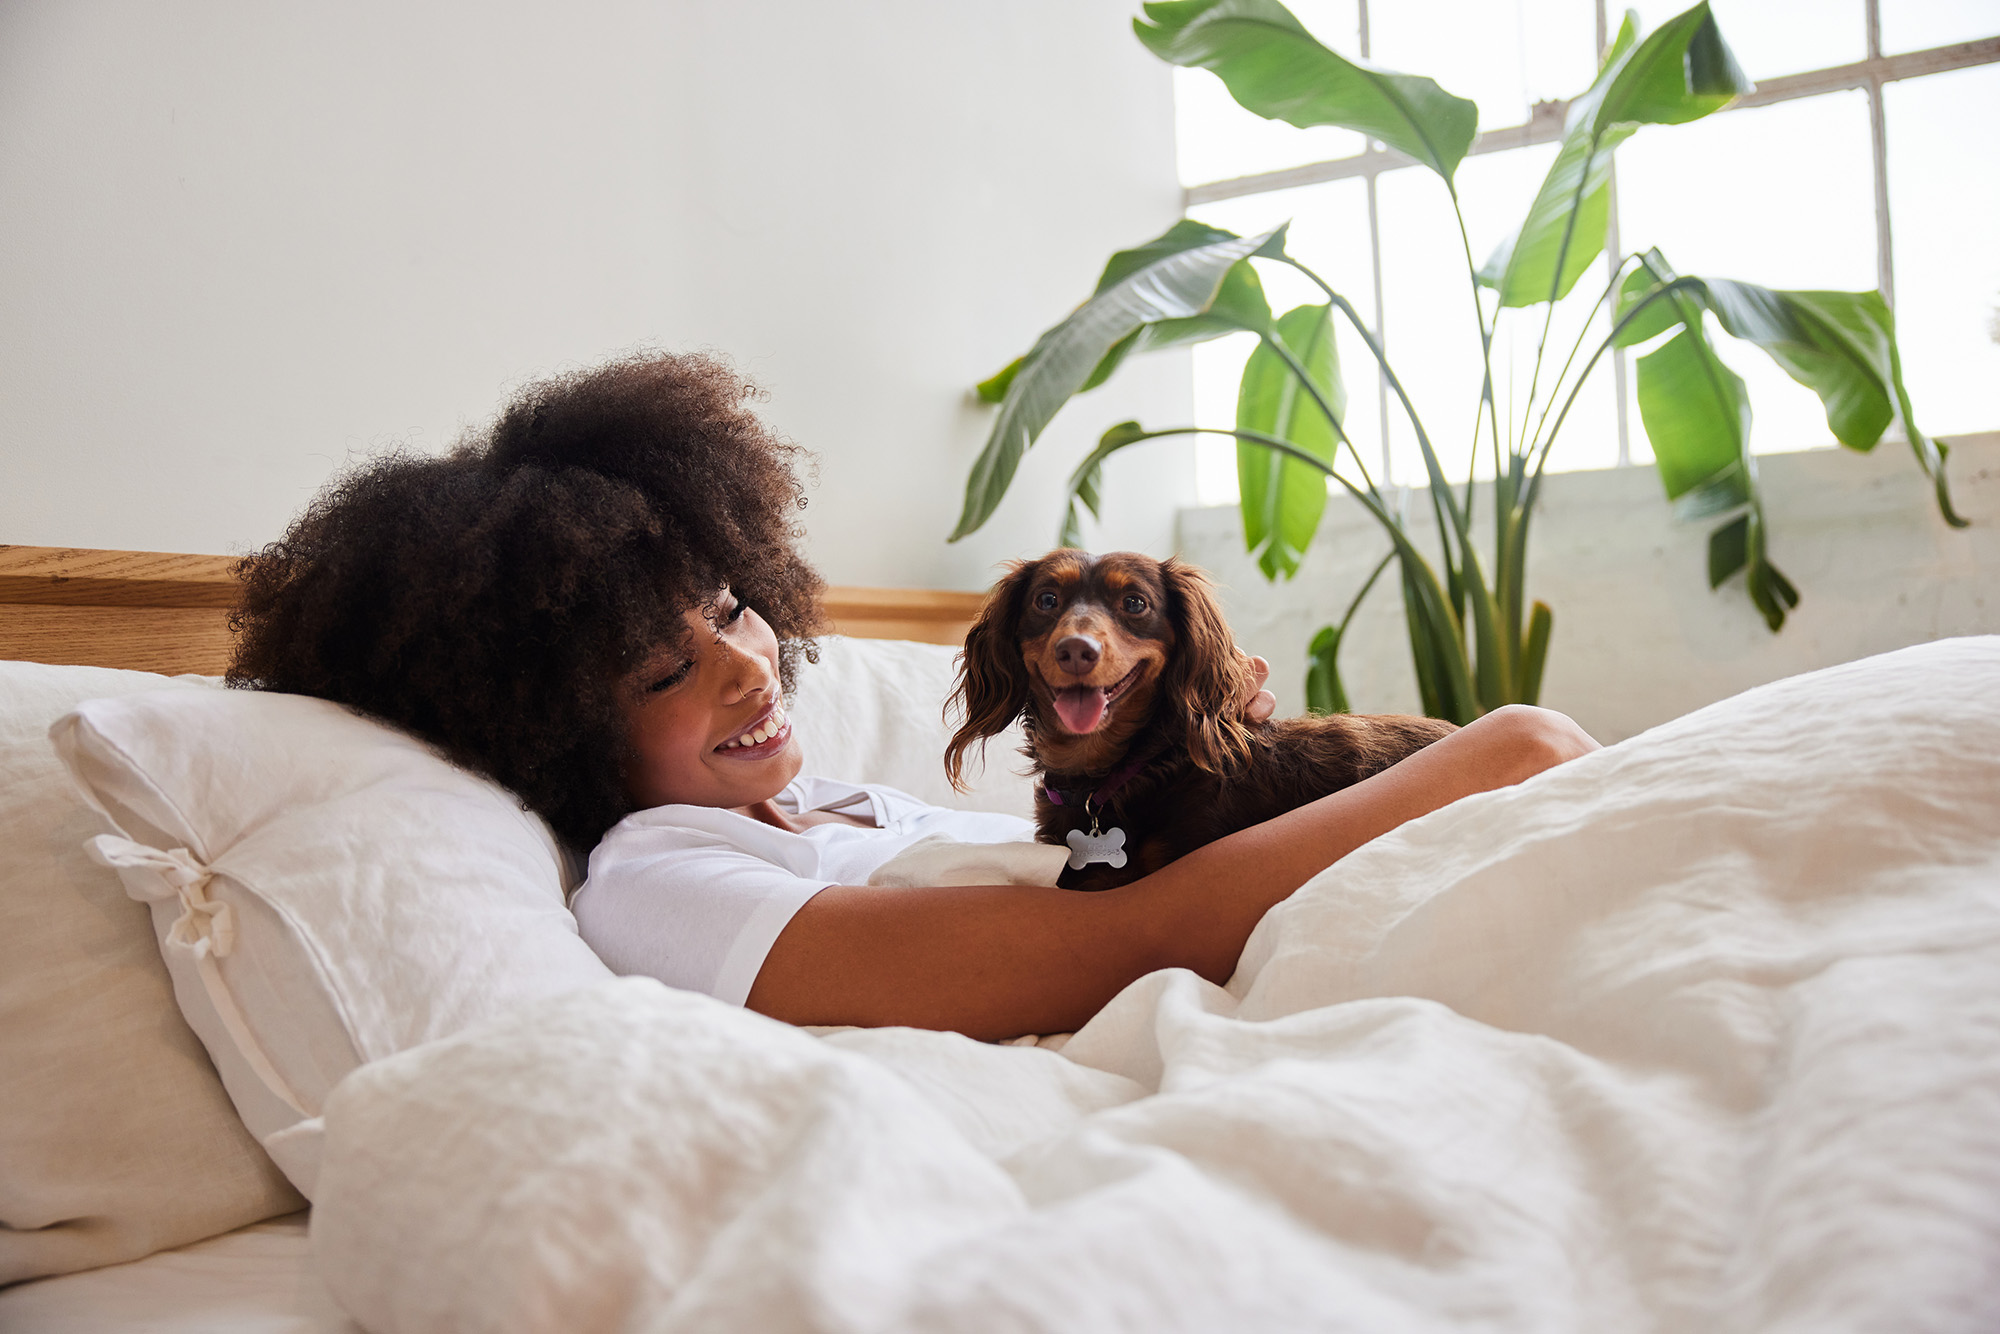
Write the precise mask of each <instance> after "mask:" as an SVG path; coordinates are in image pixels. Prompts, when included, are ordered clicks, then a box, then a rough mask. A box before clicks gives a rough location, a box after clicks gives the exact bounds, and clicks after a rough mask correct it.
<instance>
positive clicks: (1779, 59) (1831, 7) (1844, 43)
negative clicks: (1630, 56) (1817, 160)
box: [1611, 0, 1894, 79]
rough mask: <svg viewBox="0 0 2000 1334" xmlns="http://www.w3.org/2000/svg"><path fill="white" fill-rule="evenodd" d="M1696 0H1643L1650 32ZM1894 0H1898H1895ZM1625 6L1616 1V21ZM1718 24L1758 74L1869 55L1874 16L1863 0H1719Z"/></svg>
mask: <svg viewBox="0 0 2000 1334" xmlns="http://www.w3.org/2000/svg"><path fill="white" fill-rule="evenodd" d="M1689 3H1690V0H1642V3H1639V4H1635V5H1633V6H1632V7H1633V8H1635V9H1637V10H1638V11H1639V22H1640V24H1641V29H1642V31H1644V32H1651V31H1652V30H1653V29H1654V28H1657V27H1658V26H1659V25H1660V24H1661V22H1662V21H1664V20H1666V19H1670V18H1672V17H1673V16H1674V15H1676V14H1678V13H1680V12H1681V11H1682V10H1684V9H1686V8H1687V7H1688V4H1689ZM1889 3H1894V0H1889ZM1623 8H1624V6H1622V5H1619V4H1615V3H1614V4H1613V5H1612V6H1611V12H1612V14H1613V15H1614V18H1613V20H1612V21H1613V22H1614V23H1615V22H1616V21H1617V20H1616V17H1615V16H1616V15H1617V13H1618V12H1619V11H1620V10H1621V9H1623ZM1713 9H1714V13H1715V22H1716V26H1718V27H1720V28H1721V29H1722V39H1723V40H1724V41H1726V42H1728V43H1729V49H1730V50H1732V51H1734V52H1735V53H1736V63H1737V64H1739V65H1741V66H1742V67H1743V72H1744V73H1745V74H1748V75H1749V76H1750V77H1751V78H1753V79H1768V78H1771V77H1772V76H1774V75H1778V74H1799V73H1803V72H1804V71H1806V70H1814V69H1825V68H1827V67H1828V66H1829V65H1848V64H1852V63H1853V62H1855V61H1857V60H1865V59H1867V57H1868V15H1867V10H1866V9H1865V8H1864V6H1863V3H1862V0H1714V6H1713Z"/></svg>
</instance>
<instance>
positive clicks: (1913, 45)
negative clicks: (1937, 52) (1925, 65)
mask: <svg viewBox="0 0 2000 1334" xmlns="http://www.w3.org/2000/svg"><path fill="white" fill-rule="evenodd" d="M1993 36H2000V5H1996V4H1995V3H1994V2H1993V0H1882V49H1883V50H1884V51H1886V52H1889V53H1891V54H1893V53H1895V52H1897V51H1922V50H1925V49H1926V48H1929V47H1933V46H1950V45H1951V44H1952V43H1954V42H1969V41H1971V40H1972V39H1973V38H1975V37H1993Z"/></svg>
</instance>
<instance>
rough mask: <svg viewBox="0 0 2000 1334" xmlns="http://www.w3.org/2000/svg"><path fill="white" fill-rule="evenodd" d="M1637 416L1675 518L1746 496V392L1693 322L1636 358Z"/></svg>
mask: <svg viewBox="0 0 2000 1334" xmlns="http://www.w3.org/2000/svg"><path fill="white" fill-rule="evenodd" d="M1639 416H1640V418H1641V419H1642V420H1643V421H1644V422H1645V424H1646V438H1647V439H1648V440H1649V441H1651V442H1652V445H1653V457H1654V466H1655V467H1657V468H1658V469H1659V473H1660V481H1661V482H1662V483H1663V484H1664V485H1665V486H1666V488H1667V497H1668V499H1670V500H1674V501H1679V502H1681V503H1680V505H1679V506H1678V507H1677V508H1679V510H1680V512H1681V514H1682V515H1683V517H1688V518H1692V517H1696V516H1698V515H1701V514H1713V513H1717V512H1719V511H1721V510H1724V509H1730V508H1733V507H1735V506H1737V505H1741V504H1743V503H1745V502H1746V501H1748V500H1749V499H1750V487H1751V482H1752V473H1751V463H1750V397H1749V395H1748V394H1746V393H1745V392H1744V389H1743V379H1742V377H1741V376H1739V375H1737V374H1736V372H1734V371H1732V370H1730V369H1729V367H1727V366H1725V365H1723V364H1722V359H1721V358H1720V357H1718V356H1717V355H1716V354H1715V349H1714V347H1712V346H1711V345H1710V344H1709V341H1708V338H1707V336H1706V334H1705V333H1704V332H1703V330H1702V327H1701V325H1700V324H1699V323H1696V324H1693V325H1690V326H1688V327H1686V328H1683V329H1682V330H1681V331H1680V332H1679V333H1677V334H1675V335H1674V336H1673V337H1672V338H1670V339H1668V340H1667V341H1666V342H1665V343H1663V344H1662V345H1661V346H1660V347H1658V348H1656V349H1655V350H1653V351H1651V352H1648V353H1647V354H1646V355H1645V356H1643V357H1640V358H1639Z"/></svg>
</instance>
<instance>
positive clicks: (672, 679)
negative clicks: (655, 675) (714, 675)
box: [646, 662, 694, 695]
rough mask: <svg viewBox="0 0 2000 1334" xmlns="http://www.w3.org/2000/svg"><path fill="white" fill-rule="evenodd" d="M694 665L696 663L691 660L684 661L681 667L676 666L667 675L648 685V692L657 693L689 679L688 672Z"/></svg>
mask: <svg viewBox="0 0 2000 1334" xmlns="http://www.w3.org/2000/svg"><path fill="white" fill-rule="evenodd" d="M693 666H694V664H693V663H691V662H684V663H682V664H681V665H680V666H679V667H677V668H675V669H674V670H673V671H671V672H668V673H667V674H666V675H665V676H663V677H661V678H660V679H659V680H657V681H655V682H653V683H652V684H651V685H649V686H647V687H646V691H647V693H648V694H653V695H657V694H659V693H660V692H661V691H662V690H672V689H673V688H674V687H675V686H677V685H679V684H680V683H681V682H683V681H685V680H687V674H688V672H689V670H690V669H691V668H693Z"/></svg>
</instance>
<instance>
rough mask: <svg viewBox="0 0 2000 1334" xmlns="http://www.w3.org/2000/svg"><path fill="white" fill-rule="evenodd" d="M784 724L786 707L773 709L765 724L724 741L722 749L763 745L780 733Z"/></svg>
mask: <svg viewBox="0 0 2000 1334" xmlns="http://www.w3.org/2000/svg"><path fill="white" fill-rule="evenodd" d="M784 726H785V711H784V709H783V708H776V709H773V710H771V716H770V717H768V718H766V719H765V720H764V722H763V724H762V725H761V726H759V727H758V728H757V729H756V730H755V731H753V732H745V733H744V734H743V735H742V736H740V737H737V738H736V739H735V740H733V741H725V742H723V743H722V749H724V750H735V749H736V748H737V747H738V746H761V745H763V744H764V743H765V742H766V741H769V740H770V739H771V738H772V737H774V736H776V735H778V733H779V732H780V731H781V730H782V729H783V728H784Z"/></svg>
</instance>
